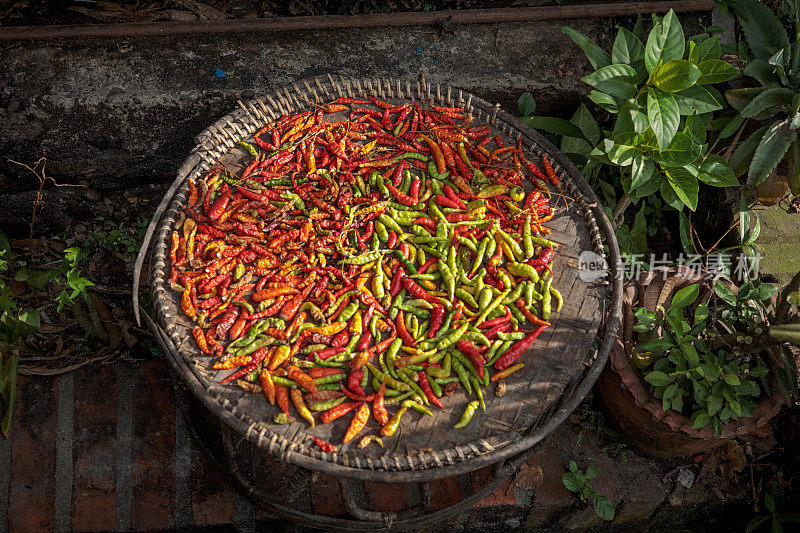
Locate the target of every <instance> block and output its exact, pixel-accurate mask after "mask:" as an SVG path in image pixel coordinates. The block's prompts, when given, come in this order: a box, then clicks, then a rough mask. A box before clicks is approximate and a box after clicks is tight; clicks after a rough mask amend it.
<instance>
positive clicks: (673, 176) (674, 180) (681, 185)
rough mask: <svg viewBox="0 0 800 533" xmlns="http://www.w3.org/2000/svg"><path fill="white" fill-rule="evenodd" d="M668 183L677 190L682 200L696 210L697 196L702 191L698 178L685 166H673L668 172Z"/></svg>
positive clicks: (676, 192)
mask: <svg viewBox="0 0 800 533" xmlns="http://www.w3.org/2000/svg"><path fill="white" fill-rule="evenodd" d="M666 174H667V183H669V186H670V187H671V188H672V190H673V191H675V194H676V195H677V196H678V198H680V200H681V202H683V203H684V204H686V206H687V207H688V208H689V209H691V210H692V211H694V210H695V209H697V196H698V194H699V193H700V185H699V184H698V182H697V178H695V177H694V176H692V175H691V174H690V173H689V171H688V170H686V169H684V168H671V169H668V170H667V172H666Z"/></svg>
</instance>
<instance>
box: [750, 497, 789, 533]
mask: <svg viewBox="0 0 800 533" xmlns="http://www.w3.org/2000/svg"><path fill="white" fill-rule="evenodd" d="M764 507H766V508H767V511H769V513H770V514H768V515H762V516H756V517H755V518H753V519H752V520H750V523H748V524H747V529H746V530H745V531H746V533H752V532H753V531H755V530H757V529H758V528H760V527H761V526H763V525H764V524H766V523H767V522H771V523H770V531H772V533H782V532H783V524H784V523H785V522H793V523H795V524H800V514H788V513H776V512H775V497H774V496H773V495H772V494H770V493H769V492H765V493H764Z"/></svg>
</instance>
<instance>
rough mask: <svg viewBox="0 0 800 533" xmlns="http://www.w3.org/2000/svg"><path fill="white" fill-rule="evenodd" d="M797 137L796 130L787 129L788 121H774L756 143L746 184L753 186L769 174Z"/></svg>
mask: <svg viewBox="0 0 800 533" xmlns="http://www.w3.org/2000/svg"><path fill="white" fill-rule="evenodd" d="M796 138H797V132H796V131H795V130H792V129H789V121H788V120H784V121H782V122H774V123H773V124H772V125H771V126H770V127H769V128H768V129H767V132H766V134H765V135H764V137H763V138H762V139H761V141H760V142H759V143H758V148H756V151H755V153H754V154H753V161H752V162H751V163H750V171H749V172H748V174H747V184H748V185H749V186H750V187H755V186H756V185H758V184H759V183H761V182H762V181H764V180H765V179H766V178H767V176H769V175H770V174H771V173H772V171H773V170H775V167H777V166H778V163H779V162H780V160H781V159H783V156H784V155H785V154H786V151H787V150H788V149H789V145H790V144H791V143H792V142H793V141H794V140H795V139H796Z"/></svg>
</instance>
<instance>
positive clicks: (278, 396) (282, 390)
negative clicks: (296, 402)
mask: <svg viewBox="0 0 800 533" xmlns="http://www.w3.org/2000/svg"><path fill="white" fill-rule="evenodd" d="M275 403H277V404H278V407H280V409H281V411H283V412H284V413H286V414H287V415H288V414H289V391H288V390H287V389H286V387H284V386H283V385H275Z"/></svg>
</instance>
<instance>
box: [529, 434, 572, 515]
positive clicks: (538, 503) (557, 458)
mask: <svg viewBox="0 0 800 533" xmlns="http://www.w3.org/2000/svg"><path fill="white" fill-rule="evenodd" d="M561 435H563V433H560V428H559V429H558V430H556V434H555V435H554V436H553V438H552V439H551V440H550V441H549V442H548V443H547V444H545V446H544V447H543V448H542V449H541V450H540V451H539V452H537V453H536V454H534V456H533V457H531V458H530V459H529V460H528V464H529V465H531V466H538V467H539V468H541V469H542V476H543V477H542V484H541V485H539V486H538V487H537V488H536V490H534V491H533V504H532V505H531V510H530V512H529V514H528V520H527V523H526V527H539V526H545V525H552V522H553V520H554V519H555V518H556V517H557V516H558V515H559V514H560V513H561V512H562V511H564V510H565V509H567V508H568V507H570V506H572V505H573V504H574V503H575V501H576V500H575V495H574V494H572V493H571V492H570V491H569V490H567V488H566V487H565V486H564V483H563V482H562V481H561V477H562V476H563V475H564V473H565V472H566V471H567V467H568V464H569V460H568V459H567V457H566V454H565V451H564V448H563V447H562V444H561V439H560V438H559V437H560V436H561Z"/></svg>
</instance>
